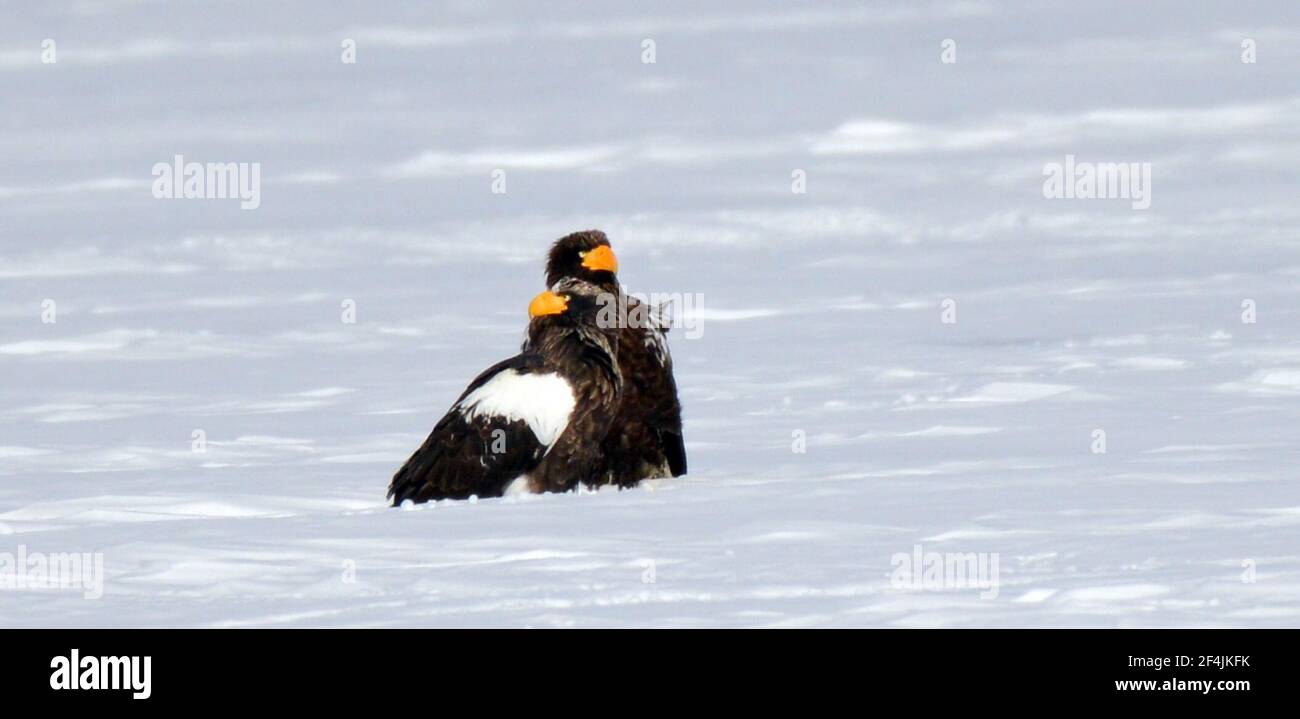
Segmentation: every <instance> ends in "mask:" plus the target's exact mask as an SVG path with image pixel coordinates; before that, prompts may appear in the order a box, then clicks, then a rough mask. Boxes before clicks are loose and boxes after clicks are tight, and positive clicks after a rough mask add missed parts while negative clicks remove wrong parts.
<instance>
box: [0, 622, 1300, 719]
mask: <svg viewBox="0 0 1300 719" xmlns="http://www.w3.org/2000/svg"><path fill="white" fill-rule="evenodd" d="M1296 637H1297V634H1296V633H1295V632H1294V631H1292V630H1280V631H1279V630H1251V631H1239V630H1138V631H1132V630H1054V629H1049V630H990V631H983V630H866V631H772V632H739V631H728V632H707V631H703V632H655V631H647V632H626V631H622V632H571V633H562V632H536V633H524V632H513V631H439V630H422V629H391V630H233V631H232V630H8V631H5V632H2V633H0V641H2V642H3V647H4V650H3V652H0V677H2V679H0V685H2V686H3V689H4V695H5V697H6V699H7V700H9V701H10V702H12V701H15V700H17V701H22V700H29V701H38V702H40V703H41V705H42V706H48V707H51V708H55V707H60V706H65V705H66V706H71V705H74V704H75V705H79V706H82V707H89V706H90V705H109V704H117V705H123V706H121V707H120V708H147V707H166V708H168V709H171V708H182V707H187V708H203V709H214V708H219V707H222V708H237V707H252V706H261V705H264V704H265V703H266V702H268V701H287V702H291V703H293V704H294V705H296V706H299V707H301V708H310V707H314V706H321V707H324V708H330V709H338V708H340V707H344V706H350V705H357V706H368V707H374V706H375V703H376V702H377V701H379V700H381V699H388V698H391V697H394V696H421V695H429V696H432V697H437V696H439V695H443V696H446V697H448V699H449V700H450V699H451V697H453V696H454V697H457V698H462V697H463V698H469V697H471V696H472V693H479V692H481V693H482V694H483V697H484V698H485V699H488V700H490V701H491V702H493V708H494V709H495V708H497V706H496V703H497V702H500V701H501V700H505V701H506V702H508V703H515V702H519V703H522V702H525V701H534V702H535V701H537V700H539V699H542V700H546V701H547V702H548V703H554V702H556V701H563V700H564V696H569V698H570V699H579V700H581V701H583V702H584V703H585V701H586V700H585V697H588V696H591V697H592V698H594V697H596V696H598V695H600V694H615V693H620V692H624V693H627V698H628V699H629V700H633V699H636V698H638V697H639V698H640V699H637V701H641V700H644V701H646V702H649V703H650V704H651V705H653V704H655V703H657V702H658V701H661V700H664V701H667V700H666V699H663V698H661V699H655V698H654V695H653V694H654V692H671V693H672V694H671V696H672V697H673V698H672V699H671V701H669V705H670V706H671V705H676V706H681V702H683V701H686V697H687V695H684V694H680V693H679V692H680V691H683V690H685V691H691V692H698V691H703V692H707V693H709V694H718V695H727V696H736V697H738V698H743V699H749V700H759V701H767V700H768V699H770V698H774V697H775V696H777V695H789V696H795V697H797V696H804V697H805V698H806V697H807V696H808V693H809V692H814V693H817V694H818V696H822V695H827V696H829V695H837V696H840V697H842V698H843V699H847V700H850V701H852V700H853V697H857V698H858V699H857V700H858V701H860V702H861V703H862V704H863V705H871V706H880V704H879V699H880V698H889V697H893V698H895V699H897V700H899V701H903V702H905V703H908V704H915V703H916V702H920V703H921V705H923V706H924V707H926V708H930V707H942V706H945V705H948V704H950V703H951V704H952V705H953V706H965V707H967V708H969V707H970V706H971V704H970V702H971V701H976V702H980V703H984V702H987V701H988V700H990V699H993V698H996V700H997V701H998V702H1008V701H1014V700H1015V699H1016V698H1017V697H1021V696H1023V697H1031V696H1032V697H1041V696H1044V695H1047V696H1050V697H1053V698H1054V699H1055V701H1058V702H1061V703H1062V704H1060V705H1056V704H1054V705H1052V707H1057V706H1073V705H1074V704H1075V703H1076V702H1083V703H1096V702H1105V703H1107V704H1111V705H1115V706H1124V705H1130V704H1136V703H1142V704H1149V703H1155V704H1170V705H1173V704H1177V705H1178V706H1186V705H1190V704H1197V703H1205V702H1215V703H1218V702H1221V701H1225V700H1226V701H1231V702H1233V703H1238V704H1239V703H1240V702H1243V701H1252V700H1256V699H1263V700H1274V701H1275V700H1278V699H1285V698H1287V697H1288V696H1289V695H1290V694H1291V693H1292V692H1293V690H1294V687H1295V686H1296V679H1295V674H1296V668H1297V666H1298V664H1300V663H1298V662H1297V661H1296V658H1295V652H1294V650H1293V649H1292V648H1291V647H1290V646H1288V645H1290V644H1291V642H1292V640H1294V639H1295V638H1296ZM555 688H560V689H562V690H563V691H564V692H566V693H567V692H571V691H577V692H579V694H577V695H571V696H570V695H568V694H565V695H563V696H562V695H558V694H554V693H553V691H551V690H553V689H555ZM543 692H545V693H543ZM646 692H650V693H651V694H646ZM985 707H986V708H991V707H989V706H988V705H987V704H985Z"/></svg>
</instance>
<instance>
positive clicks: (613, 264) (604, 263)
mask: <svg viewBox="0 0 1300 719" xmlns="http://www.w3.org/2000/svg"><path fill="white" fill-rule="evenodd" d="M582 266H583V267H586V268H587V269H589V270H595V271H599V270H604V271H606V272H614V273H617V272H618V258H617V257H615V256H614V251H613V250H611V249H609V245H600V246H599V247H597V248H596V249H594V250H591V251H590V252H588V253H587V254H586V256H584V257H583V258H582Z"/></svg>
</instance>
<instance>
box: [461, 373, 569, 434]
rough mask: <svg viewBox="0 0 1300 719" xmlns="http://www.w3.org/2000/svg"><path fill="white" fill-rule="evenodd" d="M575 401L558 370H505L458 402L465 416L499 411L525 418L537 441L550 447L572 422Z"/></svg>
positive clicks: (501, 413)
mask: <svg viewBox="0 0 1300 719" xmlns="http://www.w3.org/2000/svg"><path fill="white" fill-rule="evenodd" d="M574 404H575V401H574V398H573V388H572V387H570V386H569V383H568V382H567V381H566V380H565V379H564V378H563V377H560V376H559V375H558V374H555V373H553V372H551V373H546V374H537V373H528V374H520V373H519V372H517V371H515V370H513V369H507V370H503V371H501V372H499V373H497V375H496V376H495V377H493V378H492V379H490V380H488V381H487V382H485V383H484V384H483V386H482V387H479V388H478V389H476V390H474V391H473V392H470V393H469V394H468V395H466V396H465V399H463V400H461V402H460V404H459V405H457V409H459V410H460V412H461V414H463V415H465V418H466V419H473V418H474V417H478V416H482V415H496V416H498V417H505V418H506V419H508V420H523V421H524V422H526V423H527V424H528V428H529V429H531V430H532V431H533V434H534V435H535V436H536V437H537V441H538V442H541V443H542V445H543V446H545V447H550V446H551V445H552V444H555V440H557V439H559V438H560V435H561V434H563V433H564V428H565V427H568V426H569V417H570V416H571V415H572V414H573V407H574Z"/></svg>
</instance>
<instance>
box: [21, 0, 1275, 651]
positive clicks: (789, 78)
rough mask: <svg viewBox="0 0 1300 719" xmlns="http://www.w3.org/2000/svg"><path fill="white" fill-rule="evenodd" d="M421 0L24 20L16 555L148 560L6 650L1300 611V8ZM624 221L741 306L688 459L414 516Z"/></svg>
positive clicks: (707, 313)
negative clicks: (158, 632) (181, 183)
mask: <svg viewBox="0 0 1300 719" xmlns="http://www.w3.org/2000/svg"><path fill="white" fill-rule="evenodd" d="M416 5H417V4H415V3H410V4H406V5H405V6H403V7H401V8H398V7H381V6H379V4H378V3H363V4H354V3H346V4H343V3H340V4H337V5H330V4H319V3H307V2H283V3H264V4H249V5H238V6H234V5H227V4H225V3H212V4H186V5H184V6H183V7H181V8H173V7H171V6H164V5H161V4H153V3H134V2H95V3H90V2H69V3H42V4H39V5H35V4H32V5H30V6H26V7H23V8H21V9H18V8H11V11H12V12H10V13H7V14H6V21H5V22H4V23H0V82H3V83H4V92H3V95H4V98H5V102H4V104H5V109H4V112H3V114H2V115H0V116H2V117H3V119H2V120H0V123H3V124H2V127H3V132H0V155H2V156H3V157H4V158H5V163H4V164H3V166H2V167H0V216H3V218H4V219H3V223H2V226H0V287H3V293H2V294H0V377H3V380H0V394H2V400H0V553H3V552H9V553H15V552H17V551H18V549H19V547H20V546H21V547H24V548H25V549H26V551H28V552H46V553H55V552H102V555H103V560H104V571H105V574H106V576H105V581H104V595H103V597H102V598H100V599H85V598H83V594H82V593H81V592H79V591H67V590H46V591H17V590H0V625H3V626H54V625H58V626H65V625H73V626H156V625H161V626H204V627H272V626H407V625H437V626H464V625H487V626H538V627H552V626H561V627H565V626H579V627H602V626H623V625H632V626H670V627H699V626H782V627H793V626H860V625H882V626H1059V625H1065V626H1100V627H1116V626H1205V625H1213V626H1220V625H1227V626H1277V625H1287V626H1297V625H1300V489H1298V485H1297V469H1296V468H1297V466H1300V450H1298V447H1300V444H1298V442H1297V434H1298V432H1300V332H1298V330H1300V289H1298V288H1300V231H1298V230H1297V221H1298V220H1300V203H1297V197H1300V182H1298V181H1297V173H1296V167H1297V163H1298V162H1300V90H1298V88H1300V83H1297V76H1298V73H1300V70H1298V68H1300V9H1298V8H1297V6H1296V4H1295V3H1292V2H1286V1H1283V0H1279V1H1278V2H1271V3H1231V4H1209V3H1206V4H1205V5H1204V6H1203V7H1199V8H1198V9H1197V10H1196V12H1190V11H1187V10H1186V9H1185V7H1184V4H1183V3H1179V2H1153V3H1142V4H1136V5H1135V4H1132V3H1124V2H1090V3H1087V4H1086V5H1087V7H1082V5H1084V4H1083V3H1077V2H1064V1H1062V2H1050V1H1049V2H1034V3H1026V4H1023V5H1016V4H1011V3H994V2H960V3H943V2H940V3H906V4H902V5H892V4H891V5H883V4H882V5H876V4H872V3H861V2H846V3H826V4H817V3H795V4H791V3H786V2H759V3H746V4H745V5H744V6H743V8H740V7H735V8H728V7H727V6H726V5H717V6H711V7H710V6H702V4H698V3H687V2H663V3H661V2H657V3H653V4H644V5H637V6H633V5H630V4H628V5H626V6H615V7H593V6H591V5H587V6H584V7H579V6H576V5H573V6H570V5H559V6H555V5H553V4H551V3H546V4H539V3H524V2H514V3H508V4H497V5H494V6H493V7H492V8H488V7H486V4H479V3H453V4H448V5H446V6H444V7H441V8H423V7H415V6H416ZM45 38H52V39H55V40H56V42H57V52H58V55H57V58H58V61H57V63H55V64H53V65H45V64H42V63H41V62H40V45H41V41H42V40H43V39H45ZM344 38H353V39H355V40H356V43H357V63H356V64H355V65H346V64H343V63H342V62H340V52H341V51H340V43H341V42H342V40H343V39H344ZM647 38H650V39H653V40H655V51H656V62H655V63H654V64H645V63H642V62H641V58H642V52H643V50H642V41H643V40H644V39H647ZM945 38H953V39H955V40H956V43H957V63H956V64H953V65H946V64H943V63H941V62H940V61H939V57H940V51H941V46H940V43H941V42H942V41H943V40H944V39H945ZM1243 38H1252V39H1254V40H1255V41H1256V43H1257V57H1258V61H1257V62H1256V63H1255V64H1243V63H1242V62H1241V52H1242V49H1241V42H1242V39H1243ZM175 154H183V155H184V156H185V157H186V159H188V160H195V161H202V162H206V161H214V162H260V163H261V168H262V180H263V183H262V197H261V206H260V207H259V208H258V209H256V210H241V209H239V203H238V201H237V200H203V201H199V200H190V201H181V200H155V199H154V198H153V197H152V196H151V193H150V183H151V180H152V178H151V175H150V168H151V167H152V166H153V164H154V163H156V162H168V161H170V160H171V158H172V157H173V156H174V155H175ZM1067 154H1073V155H1075V156H1076V157H1077V159H1078V160H1080V161H1093V162H1108V161H1110V162H1150V163H1152V167H1153V193H1152V197H1153V203H1152V206H1151V209H1150V210H1147V211H1135V210H1133V209H1132V207H1131V203H1130V202H1129V201H1127V200H1063V199H1062V200H1049V199H1045V198H1044V197H1043V194H1042V182H1043V172H1042V171H1043V166H1044V164H1045V163H1049V162H1063V161H1064V158H1065V156H1066V155H1067ZM497 168H501V169H505V170H506V173H507V175H506V177H507V189H508V191H507V193H506V194H504V195H502V194H493V193H492V192H491V191H490V187H491V172H492V170H493V169H497ZM794 170H803V171H804V172H806V178H807V192H806V193H804V194H797V193H793V192H791V182H792V179H791V178H792V172H793V171H794ZM591 227H598V228H601V229H604V230H605V231H607V232H608V233H609V234H610V236H611V237H612V238H613V241H614V243H615V247H616V249H617V251H618V254H619V259H620V264H621V266H622V276H623V279H624V281H625V283H626V284H627V285H628V287H629V289H631V290H636V291H641V292H647V293H648V292H680V293H699V294H700V295H701V296H702V297H703V304H702V305H700V306H695V307H693V308H691V312H689V313H688V314H687V317H686V319H687V320H690V321H694V322H699V323H700V324H699V325H698V327H699V329H700V330H701V335H700V336H699V337H698V338H694V339H688V338H687V337H686V332H685V328H684V327H679V328H676V329H674V330H673V332H672V334H670V335H669V337H670V341H671V344H672V351H673V354H674V359H675V362H676V367H677V379H678V383H679V385H680V388H681V394H682V399H683V404H684V405H685V418H686V437H687V448H688V452H689V456H690V467H691V470H692V471H691V474H690V476H688V477H685V478H682V479H678V480H671V481H661V482H657V483H654V484H651V485H649V486H645V487H643V488H639V489H636V490H631V491H623V492H619V491H601V492H599V493H595V494H569V495H545V496H522V497H509V498H505V499H500V500H484V501H479V502H476V503H469V502H461V503H443V504H439V505H436V506H433V505H429V506H422V507H418V508H414V509H409V510H401V509H397V510H395V509H389V508H387V507H386V506H385V504H384V491H385V488H386V485H387V482H388V479H389V477H390V476H391V474H392V472H393V471H394V470H395V469H396V468H397V467H398V466H400V464H401V463H402V461H403V460H405V459H406V457H407V456H408V454H409V453H410V452H411V451H412V450H413V449H415V447H417V446H418V445H419V443H420V442H421V441H422V440H423V438H424V436H425V435H426V434H427V432H428V430H429V429H430V428H431V427H432V425H433V424H434V423H435V422H436V421H437V419H438V418H439V417H440V416H441V415H442V413H443V412H444V411H446V409H447V408H448V407H449V406H450V405H451V403H452V402H453V401H454V400H455V398H456V397H457V395H458V394H459V393H460V392H461V391H462V390H463V389H464V387H465V385H466V384H467V383H468V382H469V381H470V380H471V379H472V378H473V377H474V376H475V375H476V374H477V373H478V372H479V371H481V370H482V369H484V368H485V367H487V366H489V365H490V364H492V363H493V362H496V361H498V360H500V359H503V358H505V357H507V356H509V355H511V354H512V353H513V352H514V351H515V349H516V348H517V346H518V343H519V340H520V338H521V333H522V329H523V326H524V323H525V321H526V312H525V310H526V306H527V302H528V300H529V298H531V297H532V296H533V295H534V294H536V292H538V291H540V289H542V287H541V285H542V280H543V278H542V267H541V262H542V257H543V255H544V252H545V249H546V246H547V243H548V242H549V241H551V240H552V239H553V238H555V237H557V236H559V235H561V234H564V233H566V232H569V231H573V230H578V229H585V228H591ZM47 299H50V300H54V302H55V306H56V308H57V316H56V317H57V321H56V322H55V323H52V324H47V323H43V322H42V321H41V312H42V302H43V301H44V300H47ZM349 300H351V301H353V302H355V307H356V318H357V321H356V322H355V324H346V323H344V322H342V321H341V315H342V313H343V304H344V303H345V302H346V301H349ZM946 300H953V301H954V302H955V308H956V317H957V321H956V323H953V324H947V323H944V322H943V321H942V317H943V312H944V307H945V304H944V303H945V301H946ZM1247 300H1250V301H1253V303H1254V307H1255V311H1256V313H1257V321H1256V322H1254V323H1247V322H1243V320H1242V315H1243V311H1244V310H1243V302H1246V301H1247ZM197 430H201V431H202V432H203V433H204V434H205V436H206V440H207V446H206V452H203V453H196V452H194V451H192V442H193V441H194V439H193V438H194V436H195V435H194V433H195V432H196V431H197ZM1097 430H1101V431H1104V433H1105V443H1106V452H1105V453H1104V454H1100V453H1094V451H1093V448H1094V446H1095V445H1096V442H1097V439H1096V437H1097V436H1098V435H1096V434H1095V432H1096V431H1097ZM796 432H802V433H804V437H805V438H806V450H807V451H806V452H805V453H796V452H794V451H792V447H793V444H794V442H795V441H796V438H795V433H796ZM916 545H921V546H922V547H923V549H924V551H927V552H930V551H933V552H944V553H993V554H990V555H985V556H996V557H997V558H998V560H999V567H1000V574H999V592H998V596H997V597H996V598H981V597H980V592H979V591H977V590H974V589H970V588H953V587H950V588H948V589H943V590H938V591H935V590H925V589H911V588H904V589H900V588H896V587H895V586H893V584H892V583H891V581H890V579H891V571H892V569H893V567H892V564H891V563H892V558H893V557H894V555H896V554H899V553H903V554H907V553H910V552H912V551H913V548H914V547H915V546H916Z"/></svg>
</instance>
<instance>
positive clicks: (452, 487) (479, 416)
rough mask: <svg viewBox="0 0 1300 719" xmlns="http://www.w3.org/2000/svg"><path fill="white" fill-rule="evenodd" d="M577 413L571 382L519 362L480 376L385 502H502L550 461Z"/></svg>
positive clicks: (522, 358)
mask: <svg viewBox="0 0 1300 719" xmlns="http://www.w3.org/2000/svg"><path fill="white" fill-rule="evenodd" d="M573 407H574V395H573V388H572V387H571V386H570V385H569V383H568V381H566V380H565V379H564V378H562V377H560V376H559V375H558V374H556V373H554V372H549V371H546V370H545V369H544V368H543V367H542V359H541V357H540V356H538V355H536V354H531V353H525V354H521V355H517V356H515V357H513V358H511V359H508V360H506V361H504V362H500V363H498V364H496V365H494V366H492V367H490V368H488V369H487V370H486V371H485V372H483V373H482V374H481V375H479V376H478V377H477V378H476V379H475V380H474V381H473V382H471V383H470V385H469V387H468V388H466V390H465V392H464V393H463V394H461V396H460V398H459V399H458V400H456V403H455V404H454V405H452V407H451V409H450V410H448V411H447V414H446V415H445V416H444V417H443V418H442V419H441V420H440V421H439V422H438V424H437V425H436V426H434V428H433V431H432V432H430V433H429V437H428V439H426V440H425V441H424V444H422V445H421V446H420V448H419V449H417V450H416V451H415V453H414V454H412V455H411V458H410V459H408V460H407V461H406V463H405V464H404V465H402V468H401V469H399V470H398V471H397V473H396V474H395V475H393V480H392V482H391V483H390V484H389V486H388V496H389V498H391V499H392V500H393V505H394V506H396V505H400V504H401V503H402V502H404V501H406V500H408V499H409V500H412V501H415V502H427V501H429V500H432V499H465V498H467V497H469V496H470V495H476V496H479V497H497V496H500V495H502V494H504V493H505V490H506V488H507V487H508V486H509V485H510V484H511V483H512V482H513V481H514V480H516V479H518V478H519V477H520V476H523V475H526V474H528V473H529V472H530V471H532V470H533V469H534V468H536V467H537V465H538V464H539V463H540V462H541V460H542V458H543V457H545V456H546V453H547V451H548V450H549V449H550V447H551V446H552V445H553V444H555V441H556V439H558V438H559V436H560V435H561V434H562V433H563V432H564V429H565V427H567V426H568V423H569V418H570V417H571V416H572V413H573Z"/></svg>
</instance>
